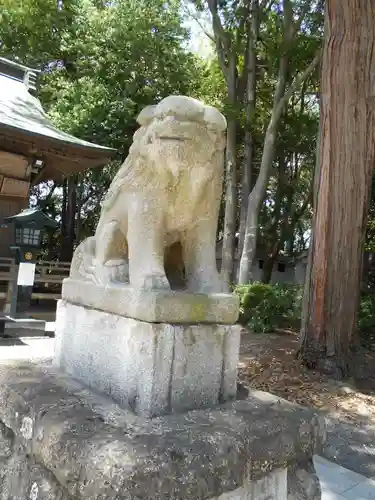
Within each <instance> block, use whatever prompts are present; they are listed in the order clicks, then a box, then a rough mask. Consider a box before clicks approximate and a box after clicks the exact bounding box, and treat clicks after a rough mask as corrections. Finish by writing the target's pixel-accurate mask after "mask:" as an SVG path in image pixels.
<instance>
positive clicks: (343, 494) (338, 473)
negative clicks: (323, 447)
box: [314, 457, 375, 500]
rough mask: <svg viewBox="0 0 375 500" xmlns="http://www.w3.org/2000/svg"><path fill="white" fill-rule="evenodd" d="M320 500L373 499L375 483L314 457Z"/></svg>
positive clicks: (374, 497) (323, 459) (374, 496)
mask: <svg viewBox="0 0 375 500" xmlns="http://www.w3.org/2000/svg"><path fill="white" fill-rule="evenodd" d="M314 461H315V469H316V472H317V474H318V476H319V480H320V485H321V487H322V500H368V499H375V481H374V480H373V479H368V478H366V477H364V476H362V475H361V474H357V473H356V472H352V471H351V470H349V469H345V468H344V467H341V466H340V465H337V464H334V463H333V462H330V461H328V460H326V459H325V458H322V457H315V460H314Z"/></svg>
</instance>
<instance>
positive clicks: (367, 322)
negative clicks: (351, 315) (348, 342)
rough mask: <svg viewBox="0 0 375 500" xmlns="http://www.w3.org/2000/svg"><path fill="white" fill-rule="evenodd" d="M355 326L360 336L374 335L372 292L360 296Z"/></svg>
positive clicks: (373, 297) (373, 300)
mask: <svg viewBox="0 0 375 500" xmlns="http://www.w3.org/2000/svg"><path fill="white" fill-rule="evenodd" d="M357 324H358V330H359V331H360V332H361V333H362V334H369V333H370V334H372V335H374V334H375V294H374V293H373V292H372V293H371V292H367V293H366V292H364V293H362V294H361V300H360V304H359V311H358V321H357Z"/></svg>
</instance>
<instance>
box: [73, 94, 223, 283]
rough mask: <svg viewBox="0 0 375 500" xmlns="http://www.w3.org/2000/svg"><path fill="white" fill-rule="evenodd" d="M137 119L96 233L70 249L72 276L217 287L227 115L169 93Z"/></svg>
mask: <svg viewBox="0 0 375 500" xmlns="http://www.w3.org/2000/svg"><path fill="white" fill-rule="evenodd" d="M138 123H139V124H140V125H141V127H140V129H139V130H137V132H136V133H135V135H134V138H133V139H134V142H133V144H132V146H131V148H130V150H129V155H128V157H127V159H126V160H125V162H124V164H123V165H122V167H121V168H120V170H119V171H118V173H117V174H116V176H115V178H114V179H113V181H112V184H111V186H110V188H109V191H108V193H107V195H106V197H105V199H104V202H103V206H102V212H101V216H100V220H99V223H98V227H97V229H96V232H95V236H93V237H91V238H88V239H87V240H85V241H84V242H82V243H81V244H80V245H79V246H78V248H77V249H76V251H75V254H74V257H73V260H72V266H71V277H72V278H75V279H78V280H84V281H88V282H91V283H101V284H104V285H106V284H110V283H114V282H121V283H123V284H125V283H130V285H131V287H132V288H133V289H146V290H154V289H163V290H170V289H171V288H172V289H180V288H182V289H188V290H189V291H190V292H203V293H212V292H221V291H222V282H221V279H220V277H219V273H218V272H217V268H216V258H215V244H216V232H217V222H218V214H219V207H220V198H221V190H222V175H223V167H224V148H225V130H226V120H225V118H224V116H223V115H222V114H221V113H220V112H219V111H218V110H217V109H215V108H213V107H211V106H206V105H204V104H203V103H202V102H199V101H197V100H195V99H192V98H189V97H184V96H169V97H167V98H165V99H163V100H162V101H161V102H159V103H158V104H157V105H156V106H152V107H148V108H146V109H145V110H143V111H142V113H141V114H140V116H139V117H138ZM183 270H184V271H183Z"/></svg>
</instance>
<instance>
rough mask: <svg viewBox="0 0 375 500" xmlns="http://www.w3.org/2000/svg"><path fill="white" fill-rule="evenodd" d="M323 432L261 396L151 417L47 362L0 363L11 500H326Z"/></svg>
mask: <svg viewBox="0 0 375 500" xmlns="http://www.w3.org/2000/svg"><path fill="white" fill-rule="evenodd" d="M324 438H325V432H324V422H323V421H322V420H321V419H320V418H318V417H317V416H316V415H315V414H314V413H313V412H312V411H310V410H308V409H306V408H301V407H298V406H295V405H292V404H290V403H288V402H286V401H284V400H280V399H278V398H276V397H273V396H271V395H265V394H264V393H259V392H257V393H254V394H250V396H249V398H248V399H246V400H243V401H236V402H232V403H226V404H224V405H221V406H219V407H218V408H215V409H212V410H200V411H192V412H189V413H186V414H183V415H168V416H164V417H159V418H155V419H152V420H148V419H143V418H142V417H137V416H135V415H134V414H133V413H132V412H130V411H128V410H124V409H121V408H119V407H118V406H117V405H116V404H114V403H113V402H112V401H111V400H110V399H109V398H105V397H102V396H99V395H97V394H95V393H93V392H91V391H90V390H89V389H87V388H85V387H84V386H83V385H82V384H80V383H78V382H76V381H73V380H72V379H71V378H70V377H69V376H67V375H64V374H62V373H58V372H56V371H54V370H52V369H51V368H50V367H48V366H45V365H44V366H42V365H38V364H36V363H31V362H18V363H8V364H4V363H3V364H1V365H0V498H1V499H4V500H5V499H7V500H9V499H21V498H22V499H26V498H30V499H31V500H87V499H90V500H113V499H114V498H116V499H117V500H128V499H129V498H134V499H135V498H136V499H139V500H199V499H212V500H243V499H246V500H319V499H320V497H321V494H320V488H319V482H318V479H317V477H316V474H315V470H314V466H313V462H312V456H313V454H314V453H319V452H320V451H321V448H322V445H323V444H324Z"/></svg>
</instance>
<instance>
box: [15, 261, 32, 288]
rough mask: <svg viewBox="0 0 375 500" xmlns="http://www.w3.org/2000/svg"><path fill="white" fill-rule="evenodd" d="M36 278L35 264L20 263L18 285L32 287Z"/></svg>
mask: <svg viewBox="0 0 375 500" xmlns="http://www.w3.org/2000/svg"><path fill="white" fill-rule="evenodd" d="M34 277H35V264H32V263H31V262H20V267H19V269H18V277H17V285H19V286H32V285H33V284H34Z"/></svg>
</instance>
